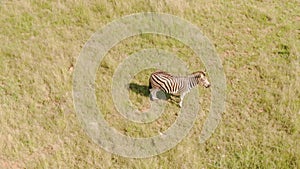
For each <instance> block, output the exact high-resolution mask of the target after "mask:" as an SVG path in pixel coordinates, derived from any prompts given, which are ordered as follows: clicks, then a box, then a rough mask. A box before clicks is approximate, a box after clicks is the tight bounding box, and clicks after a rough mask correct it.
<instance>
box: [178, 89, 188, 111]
mask: <svg viewBox="0 0 300 169" xmlns="http://www.w3.org/2000/svg"><path fill="white" fill-rule="evenodd" d="M186 94H187V92H184V93H182V94H180V102H179V107H182V101H183V99H184V96H185V95H186Z"/></svg>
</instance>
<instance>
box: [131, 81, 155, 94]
mask: <svg viewBox="0 0 300 169" xmlns="http://www.w3.org/2000/svg"><path fill="white" fill-rule="evenodd" d="M129 89H130V90H131V91H133V92H135V93H137V94H139V95H141V96H145V97H149V95H150V92H149V87H148V86H144V85H139V84H136V83H130V84H129Z"/></svg>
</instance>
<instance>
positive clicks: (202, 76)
mask: <svg viewBox="0 0 300 169" xmlns="http://www.w3.org/2000/svg"><path fill="white" fill-rule="evenodd" d="M192 75H193V76H194V77H195V78H196V79H197V82H198V84H201V85H203V86H204V87H206V88H208V87H210V83H209V81H208V80H207V78H206V73H205V72H204V71H198V72H194V73H193V74H192Z"/></svg>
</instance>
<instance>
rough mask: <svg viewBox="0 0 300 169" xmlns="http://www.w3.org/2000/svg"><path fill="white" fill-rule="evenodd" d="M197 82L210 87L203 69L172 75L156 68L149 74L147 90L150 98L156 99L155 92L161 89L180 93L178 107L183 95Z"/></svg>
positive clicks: (180, 104)
mask: <svg viewBox="0 0 300 169" xmlns="http://www.w3.org/2000/svg"><path fill="white" fill-rule="evenodd" d="M198 84H201V85H203V86H204V87H206V88H208V87H210V83H209V81H208V80H207V78H206V73H205V72H204V71H197V72H194V73H192V74H190V75H188V76H173V75H171V74H169V73H167V72H164V71H161V70H158V71H156V72H154V73H152V74H151V75H150V78H149V91H150V99H151V100H156V99H158V98H157V97H156V92H158V91H163V92H165V93H169V94H172V95H180V102H179V107H182V101H183V98H184V96H185V95H186V94H187V93H189V92H190V90H191V89H192V88H194V87H196V86H197V85H198Z"/></svg>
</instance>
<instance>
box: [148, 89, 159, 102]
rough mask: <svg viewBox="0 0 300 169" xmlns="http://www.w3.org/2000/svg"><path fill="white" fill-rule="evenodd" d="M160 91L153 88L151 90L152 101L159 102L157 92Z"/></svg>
mask: <svg viewBox="0 0 300 169" xmlns="http://www.w3.org/2000/svg"><path fill="white" fill-rule="evenodd" d="M158 91H159V89H155V88H152V89H150V99H151V100H157V99H158V98H157V97H156V92H158Z"/></svg>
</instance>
